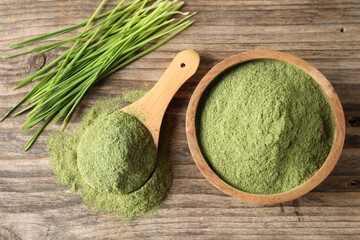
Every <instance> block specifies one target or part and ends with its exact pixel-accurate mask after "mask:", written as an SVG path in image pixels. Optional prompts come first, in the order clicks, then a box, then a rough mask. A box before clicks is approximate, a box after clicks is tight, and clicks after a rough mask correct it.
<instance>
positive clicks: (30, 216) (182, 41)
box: [0, 0, 360, 240]
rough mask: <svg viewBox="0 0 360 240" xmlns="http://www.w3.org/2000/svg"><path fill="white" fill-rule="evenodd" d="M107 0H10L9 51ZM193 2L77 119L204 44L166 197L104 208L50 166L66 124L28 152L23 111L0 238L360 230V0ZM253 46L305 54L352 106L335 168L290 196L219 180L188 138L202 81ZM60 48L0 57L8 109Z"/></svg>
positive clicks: (0, 173)
mask: <svg viewBox="0 0 360 240" xmlns="http://www.w3.org/2000/svg"><path fill="white" fill-rule="evenodd" d="M99 2H100V1H85V0H76V1H70V0H46V1H43V0H2V1H1V2H0V15H1V17H0V33H1V35H0V51H1V52H0V54H1V55H6V54H9V53H12V51H9V50H8V49H7V46H9V45H10V44H12V43H15V42H18V41H20V40H24V39H27V38H29V37H33V36H36V35H38V34H41V33H46V32H49V31H53V30H56V29H59V28H61V27H65V26H68V25H71V24H74V23H77V22H80V21H81V20H83V19H86V18H88V17H89V16H90V14H91V13H92V11H93V10H94V9H95V8H96V6H97V5H98V4H99ZM115 2H117V1H110V3H111V4H112V5H114V4H115ZM184 10H188V11H197V12H198V14H197V15H196V16H195V19H196V24H195V25H194V26H192V27H191V28H190V29H188V30H187V31H186V32H184V33H183V34H181V35H180V36H178V37H177V38H176V39H173V40H172V41H171V42H169V43H168V44H166V45H164V46H163V47H161V48H160V49H158V50H157V51H155V52H153V53H151V54H150V55H148V56H146V57H144V58H143V59H140V60H139V61H137V62H136V63H134V64H131V65H130V66H128V67H127V68H126V69H124V70H123V71H120V72H117V73H115V74H113V75H112V76H111V77H109V78H108V79H106V80H105V81H103V82H102V83H101V84H99V85H97V86H96V87H94V88H93V89H92V91H91V92H90V93H89V94H88V95H87V97H86V100H85V101H83V104H82V105H81V107H80V109H78V111H77V112H76V115H75V118H74V119H73V121H72V125H73V124H76V123H77V122H78V121H79V118H80V116H81V114H82V113H83V110H85V109H87V108H88V107H89V106H90V105H92V104H93V103H94V102H95V101H96V100H98V99H100V98H102V97H109V96H116V95H118V94H120V93H121V92H122V91H126V90H129V89H136V88H144V87H151V86H152V85H154V84H155V82H156V81H157V79H158V78H159V77H160V76H161V74H162V73H163V71H164V69H165V68H166V67H167V65H168V63H169V62H170V61H171V59H172V58H173V57H174V56H175V54H176V53H177V52H179V51H181V50H183V49H186V48H194V49H196V50H197V51H198V52H199V53H200V54H201V57H202V61H201V65H200V69H199V71H198V73H197V74H196V76H194V77H193V78H192V79H191V80H190V81H189V82H188V83H187V84H186V85H185V86H184V87H183V88H182V89H181V90H180V92H179V93H178V94H177V95H176V97H175V99H174V100H173V101H172V103H171V105H170V107H169V109H168V111H167V116H166V120H165V124H171V126H172V129H173V141H172V142H171V146H170V150H171V153H172V156H173V167H172V171H173V174H174V181H173V186H172V188H171V190H170V194H169V195H168V197H167V198H166V200H165V202H164V203H163V205H162V207H161V208H160V209H159V210H158V211H157V212H156V214H154V215H153V216H148V217H145V218H138V219H136V220H135V221H133V222H123V221H120V220H119V219H118V217H116V216H113V215H105V216H101V215H97V214H95V213H94V212H93V211H91V209H90V208H89V207H88V206H86V205H84V204H82V202H81V199H80V198H79V197H78V196H77V195H76V194H73V193H72V192H71V191H70V190H69V189H67V188H65V187H62V186H61V185H59V184H58V183H57V181H56V179H55V177H54V174H53V173H52V170H51V165H50V161H49V159H48V156H47V154H46V151H45V138H46V135H47V134H48V133H49V132H53V131H57V130H58V129H59V127H58V126H51V127H49V128H48V129H47V131H46V133H45V134H44V135H43V136H42V137H41V138H40V139H39V141H38V142H37V143H36V144H35V145H34V147H33V148H32V149H31V150H30V151H29V152H26V153H24V152H22V150H21V149H22V147H23V145H24V144H25V142H26V141H27V140H28V139H29V137H30V136H31V133H25V134H24V133H21V131H20V130H19V127H20V125H21V123H22V122H23V121H24V116H20V117H17V118H12V119H9V120H7V121H5V122H3V123H1V124H0V239H35V240H38V239H127V238H138V239H143V238H152V239H177V238H181V239H183V238H188V239H208V238H212V239H240V238H244V239H269V238H276V239H360V1H359V0H333V1H328V0H297V1H289V0H254V1H250V0H246V1H241V0H238V1H237V0H222V1H219V0H187V5H186V7H185V8H184ZM251 49H273V50H280V51H285V52H290V53H293V54H296V55H298V56H299V57H302V58H304V59H306V60H307V61H309V62H310V63H312V64H313V65H315V66H316V67H317V68H318V69H320V70H321V71H322V72H323V73H324V74H325V75H326V76H327V77H328V79H329V80H330V81H331V83H332V84H333V85H334V87H335V89H336V91H337V93H338V94H339V97H340V99H341V101H342V104H343V107H344V109H345V114H346V122H347V132H346V133H347V134H346V142H345V148H344V151H343V153H342V156H341V159H340V161H339V163H338V165H337V166H336V168H335V170H334V171H333V173H332V174H331V176H330V177H329V178H328V179H327V180H326V181H325V182H324V183H323V184H321V185H320V186H319V187H317V188H316V189H315V190H314V191H312V192H311V193H309V194H307V195H306V196H304V197H302V198H300V199H297V200H295V201H292V202H288V203H285V204H278V205H272V206H257V205H251V204H247V203H243V202H241V201H238V200H236V199H234V198H232V197H230V196H227V195H225V194H223V193H221V192H220V191H218V190H216V189H215V188H214V187H212V186H211V185H210V184H209V183H208V182H207V181H206V180H205V179H204V178H203V177H202V175H201V174H200V172H199V171H198V169H197V168H196V166H195V165H194V162H193V160H192V158H191V156H190V154H189V150H188V147H187V144H186V138H185V129H184V124H185V111H186V107H187V103H188V100H189V97H190V95H191V93H192V91H193V90H194V88H195V86H196V84H197V83H198V81H199V80H200V79H201V77H202V76H203V75H204V74H205V73H206V72H207V71H208V70H209V69H210V68H211V67H212V66H214V65H215V64H216V63H217V62H219V61H220V60H222V59H224V58H225V57H228V56H230V55H233V54H235V53H238V52H241V51H245V50H251ZM55 55H56V53H52V54H48V55H46V56H45V57H43V56H41V57H36V58H35V57H31V56H22V57H19V58H15V59H11V60H5V59H0V76H1V79H0V115H3V114H4V113H5V111H6V110H7V109H9V108H10V107H11V106H13V105H14V104H15V103H16V102H17V101H18V100H20V98H21V96H23V95H24V93H25V92H26V91H28V90H29V89H30V88H28V87H26V88H24V89H21V90H18V91H13V90H12V87H13V86H14V85H15V84H16V83H17V82H19V81H20V80H21V79H22V78H24V77H25V76H26V75H28V74H29V73H30V72H33V71H35V70H36V69H38V68H40V67H41V66H43V64H44V63H45V62H47V61H48V60H49V59H52V58H54V56H55ZM70 127H71V126H70Z"/></svg>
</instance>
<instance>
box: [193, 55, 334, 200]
mask: <svg viewBox="0 0 360 240" xmlns="http://www.w3.org/2000/svg"><path fill="white" fill-rule="evenodd" d="M196 131H197V138H198V142H199V145H200V147H201V150H202V153H203V155H204V157H205V159H206V160H207V162H208V164H209V165H210V167H211V168H212V169H213V171H214V172H215V173H216V174H217V175H218V176H219V177H221V178H222V179H223V180H224V181H226V182H227V183H228V184H230V185H231V186H233V187H235V188H237V189H239V190H242V191H245V192H249V193H254V194H274V193H280V192H285V191H288V190H290V189H292V188H294V187H296V186H298V185H300V184H302V183H304V182H305V181H306V180H308V179H309V178H310V177H312V176H313V175H314V174H315V173H316V172H317V171H318V170H319V168H320V167H321V166H322V165H323V163H324V162H325V160H326V158H327V156H328V154H329V152H330V148H331V146H332V142H333V135H334V125H333V115H332V110H331V107H330V104H329V103H328V100H327V97H326V96H325V94H324V93H323V91H322V90H321V87H320V86H319V85H318V84H317V83H316V81H315V80H314V79H313V78H312V77H311V76H310V75H309V74H307V73H306V72H304V71H303V70H301V69H299V68H297V67H295V66H293V65H291V64H289V63H286V62H283V61H278V60H265V59H263V60H253V61H249V62H245V63H242V64H239V65H237V66H234V67H232V68H230V69H228V70H227V71H225V72H223V73H222V74H221V75H219V76H218V77H217V78H216V79H215V80H214V81H213V82H212V83H211V84H210V85H209V86H208V88H207V89H206V90H205V92H204V94H203V96H202V97H201V99H200V103H199V105H198V109H197V116H196Z"/></svg>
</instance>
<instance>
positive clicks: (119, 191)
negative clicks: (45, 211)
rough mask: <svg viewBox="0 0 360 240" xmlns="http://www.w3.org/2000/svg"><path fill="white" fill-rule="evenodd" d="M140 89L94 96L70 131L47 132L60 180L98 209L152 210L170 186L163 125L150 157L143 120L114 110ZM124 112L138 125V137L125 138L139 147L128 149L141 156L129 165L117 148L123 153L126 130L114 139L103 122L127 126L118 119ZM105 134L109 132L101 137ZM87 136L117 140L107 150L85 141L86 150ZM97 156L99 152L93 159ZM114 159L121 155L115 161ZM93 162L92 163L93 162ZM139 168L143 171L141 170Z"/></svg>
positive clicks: (128, 215)
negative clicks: (95, 100) (96, 99)
mask: <svg viewBox="0 0 360 240" xmlns="http://www.w3.org/2000/svg"><path fill="white" fill-rule="evenodd" d="M145 92H146V91H141V92H140V91H138V90H136V91H129V92H126V94H124V95H122V96H121V97H118V98H114V99H108V100H103V101H99V102H98V103H97V104H95V105H94V106H93V107H92V108H91V109H90V110H89V111H88V112H87V113H86V114H85V115H84V117H83V119H82V121H81V123H80V126H79V128H78V129H77V131H76V132H75V133H74V134H69V133H57V134H54V135H52V136H50V137H49V140H48V149H49V153H50V157H51V161H52V165H53V169H54V172H55V174H56V176H57V177H58V179H59V181H60V182H61V183H62V184H64V185H65V186H68V187H70V188H71V189H72V190H73V191H76V192H78V193H79V194H80V195H81V196H82V198H83V200H84V201H85V202H86V203H88V204H90V205H92V206H94V208H95V209H97V210H98V211H99V212H103V213H110V212H115V213H118V214H119V215H120V216H122V217H124V218H126V219H131V218H133V217H135V216H137V215H141V214H145V213H148V212H153V211H155V210H156V209H157V208H158V207H159V206H160V204H161V203H162V201H163V200H164V199H165V196H166V194H167V192H168V190H169V188H170V186H171V181H172V177H171V169H170V160H169V156H168V153H167V143H168V142H169V139H168V138H169V137H168V136H167V134H166V132H167V130H166V129H162V134H161V136H160V142H159V149H158V152H157V159H156V162H154V161H153V160H152V158H153V157H154V155H156V152H155V153H154V151H153V150H152V149H154V148H153V147H154V146H153V145H151V143H152V144H154V143H153V141H152V138H151V143H149V141H150V139H149V138H148V134H147V132H146V131H148V130H147V129H146V128H145V129H143V128H142V127H141V126H143V125H142V124H141V123H140V122H139V121H138V120H136V118H134V117H132V116H130V115H129V114H121V112H120V111H119V109H120V108H121V107H122V105H124V102H133V101H135V100H137V99H138V98H140V97H141V96H143V95H144V94H145ZM123 118H125V119H126V121H129V122H131V124H134V125H137V127H139V126H140V127H139V128H138V130H137V131H140V133H138V134H136V135H137V136H138V137H139V136H140V138H138V137H136V138H135V139H134V141H133V142H131V143H130V144H132V145H133V146H135V145H136V144H140V146H142V150H141V151H139V152H136V153H133V154H134V157H135V158H134V159H137V160H138V161H140V162H139V163H137V164H134V165H133V166H129V165H126V164H125V163H124V162H122V161H121V154H124V155H123V156H126V155H127V154H128V153H125V152H123V151H125V150H124V148H123V145H122V144H124V143H125V141H127V140H128V139H125V138H128V137H129V136H127V134H125V136H126V137H125V138H124V139H116V138H117V137H118V135H116V134H114V133H111V132H110V129H109V128H107V127H106V125H108V124H114V125H112V126H113V127H114V128H115V129H117V130H123V131H126V129H123V125H122V124H121V123H119V119H123ZM114 122H115V123H114ZM139 124H140V125H139ZM91 128H93V129H92V130H94V129H95V128H97V129H99V130H98V131H99V132H98V133H95V132H93V131H90V130H89V129H91ZM90 132H92V133H90ZM164 133H165V134H164ZM106 135H108V136H109V138H106V139H105V136H106ZM84 136H85V137H84ZM122 136H124V135H122ZM88 137H93V138H94V139H93V140H96V141H100V142H101V144H112V143H111V142H112V141H113V142H118V143H119V146H118V147H117V148H115V149H114V152H111V153H106V152H105V150H104V149H106V148H103V149H100V148H98V147H96V146H91V147H90V145H89V147H88V149H87V150H88V151H86V145H87V144H92V143H90V142H88ZM139 141H145V142H146V143H147V144H148V145H147V147H146V146H144V143H139ZM120 145H121V146H120ZM98 146H99V145H98ZM137 146H139V145H137ZM145 148H147V149H148V150H149V149H150V150H149V152H147V153H144V152H143V151H145ZM92 154H93V155H92ZM118 154H120V155H118ZM141 155H143V156H144V158H143V159H141V158H140V156H141ZM105 156H106V157H105ZM117 156H119V157H118V158H117ZM97 157H99V158H98V159H97V161H95V158H97ZM99 159H100V160H99ZM116 159H119V160H120V161H119V162H116V161H115V160H116ZM95 162H97V164H98V165H97V166H96V165H94V164H96V163H95ZM127 171H128V172H127ZM106 172H108V175H106ZM141 173H143V174H144V176H140V175H141ZM126 176H127V177H128V178H126ZM85 179H86V180H85ZM139 185H141V186H139ZM138 186H139V187H138ZM131 190H132V191H131ZM124 193H126V194H124Z"/></svg>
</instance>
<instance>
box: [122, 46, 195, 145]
mask: <svg viewBox="0 0 360 240" xmlns="http://www.w3.org/2000/svg"><path fill="white" fill-rule="evenodd" d="M199 63H200V56H199V54H198V53H197V52H195V51H194V50H192V49H188V50H185V51H182V52H180V53H178V54H177V55H176V56H175V58H174V60H173V61H172V62H171V63H170V65H169V66H168V68H167V69H166V71H165V73H164V74H163V75H162V77H161V78H160V80H159V81H158V82H157V83H156V85H155V86H154V87H153V88H152V89H151V90H150V91H149V92H148V93H147V94H146V95H145V96H143V97H142V98H140V99H139V100H137V101H136V102H134V103H132V104H130V105H128V106H126V107H124V108H123V109H121V110H122V111H124V112H126V113H129V114H132V115H134V116H136V117H137V118H138V119H139V120H140V121H141V122H142V123H143V124H144V125H145V126H146V127H147V128H148V129H149V130H150V132H151V134H152V136H153V138H154V142H155V145H156V146H158V143H159V134H160V126H161V122H162V119H163V116H164V114H165V110H166V108H167V106H168V105H169V103H170V101H171V99H172V98H173V97H174V95H175V93H176V92H177V91H178V90H179V88H180V87H181V86H182V85H183V84H184V83H185V82H186V81H187V80H188V79H189V78H190V77H191V76H192V75H194V73H195V72H196V70H197V68H198V66H199Z"/></svg>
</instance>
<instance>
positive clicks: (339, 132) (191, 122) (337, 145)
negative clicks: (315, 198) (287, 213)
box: [186, 50, 345, 204]
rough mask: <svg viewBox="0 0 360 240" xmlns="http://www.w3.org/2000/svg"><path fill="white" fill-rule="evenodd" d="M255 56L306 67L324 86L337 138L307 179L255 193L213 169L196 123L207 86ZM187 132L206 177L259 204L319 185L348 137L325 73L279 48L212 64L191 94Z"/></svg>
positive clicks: (287, 198) (226, 190)
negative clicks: (283, 189) (282, 189)
mask: <svg viewBox="0 0 360 240" xmlns="http://www.w3.org/2000/svg"><path fill="white" fill-rule="evenodd" d="M255 59H275V60H280V61H284V62H288V63H290V64H293V65H295V66H297V67H299V68H300V69H302V70H304V71H305V72H307V73H308V74H310V75H311V76H312V77H313V78H314V79H315V80H316V82H317V83H318V84H319V85H320V86H321V88H322V90H323V91H324V93H325V94H326V96H327V98H328V100H329V102H330V106H331V108H332V112H333V117H334V125H335V128H334V129H335V133H334V142H333V145H332V147H331V150H330V153H329V155H328V157H327V159H326V161H325V163H324V164H323V166H322V167H321V168H320V169H319V170H318V171H317V172H316V173H315V175H314V176H312V177H311V178H310V179H309V180H307V181H306V182H305V183H303V184H301V185H300V186H297V187H295V188H293V189H291V190H289V191H286V192H281V193H276V194H252V193H248V192H243V191H241V190H239V189H237V188H234V187H232V186H230V185H229V184H228V183H226V182H225V181H223V180H222V179H221V178H220V177H219V176H217V175H216V173H214V171H213V170H212V169H211V167H210V166H209V165H208V163H207V161H206V160H205V158H204V156H203V154H202V152H201V149H200V147H199V144H198V140H197V134H196V126H195V117H196V111H197V109H198V104H199V101H200V98H201V95H202V94H203V92H204V90H205V89H206V87H207V86H208V85H209V84H210V83H211V82H212V81H213V80H214V79H215V78H216V77H217V76H218V75H219V74H220V73H222V72H223V71H225V70H226V69H228V68H230V67H232V66H234V65H237V64H239V63H243V62H247V61H250V60H255ZM186 135H187V141H188V145H189V148H190V152H191V155H192V157H193V159H194V161H195V163H196V165H197V167H198V168H199V169H200V171H201V173H202V174H203V175H204V177H205V178H206V179H207V180H208V181H209V182H210V183H211V184H212V185H214V186H215V187H216V188H218V189H219V190H220V191H223V192H224V193H227V194H229V195H231V196H233V197H236V198H238V199H240V200H243V201H246V202H252V203H260V204H274V203H281V202H287V201H290V200H293V199H296V198H299V197H300V196H302V195H304V194H306V193H308V192H310V191H311V190H312V189H314V188H315V187H316V186H318V185H319V184H320V183H321V182H322V181H324V179H325V178H326V177H327V176H328V175H329V174H330V172H331V171H332V170H333V168H334V167H335V165H336V163H337V161H338V159H339V157H340V154H341V151H342V148H343V145H344V140H345V119H344V112H343V109H342V107H341V103H340V100H339V98H338V96H337V94H336V92H335V90H334V88H333V87H332V85H331V84H330V82H329V81H328V80H327V79H326V77H325V76H324V75H323V74H322V73H321V72H319V71H318V70H317V69H316V68H315V67H313V66H312V65H310V64H309V63H308V62H306V61H304V60H302V59H300V58H298V57H295V56H293V55H291V54H288V53H282V52H277V51H269V50H255V51H249V52H243V53H240V54H237V55H234V56H232V57H229V58H227V59H225V60H223V61H222V62H220V63H219V64H217V65H216V66H215V67H213V68H212V69H211V70H210V71H209V72H208V73H207V74H206V75H205V76H204V78H203V79H202V80H201V81H200V83H199V85H198V86H197V87H196V89H195V91H194V93H193V95H192V96H191V99H190V102H189V106H188V109H187V113H186Z"/></svg>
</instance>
